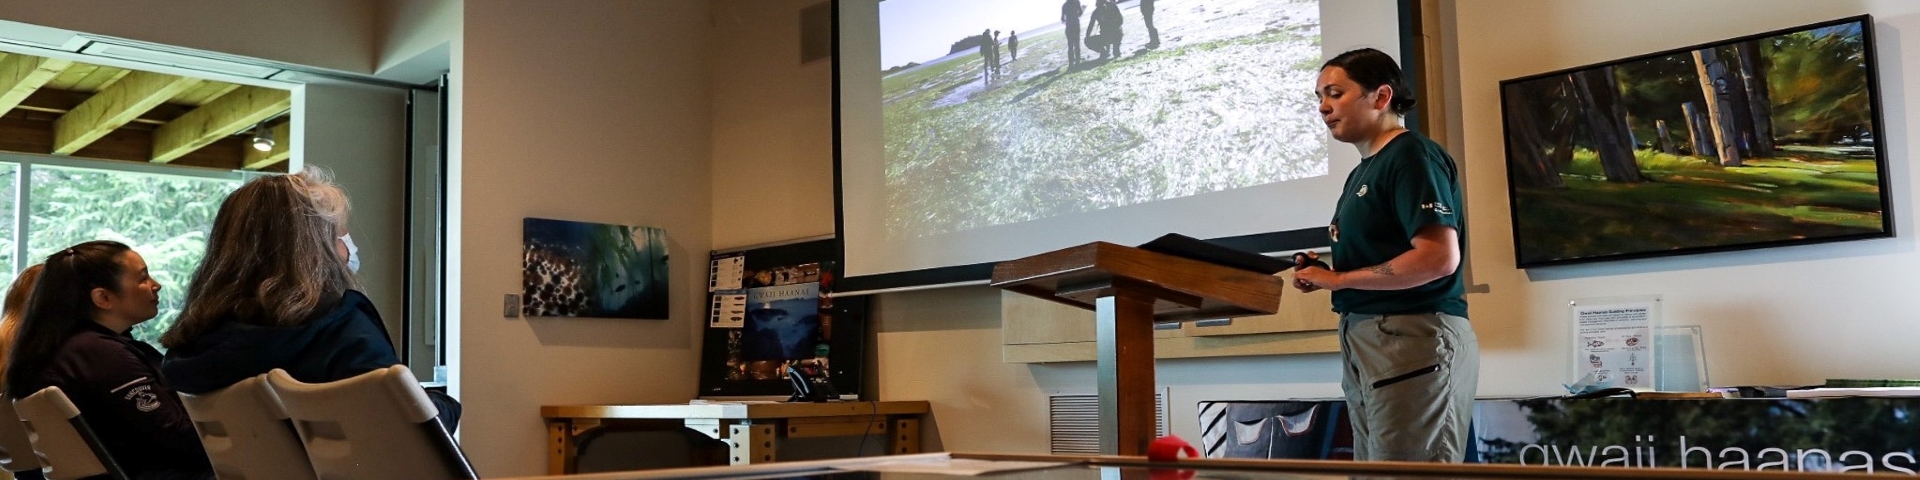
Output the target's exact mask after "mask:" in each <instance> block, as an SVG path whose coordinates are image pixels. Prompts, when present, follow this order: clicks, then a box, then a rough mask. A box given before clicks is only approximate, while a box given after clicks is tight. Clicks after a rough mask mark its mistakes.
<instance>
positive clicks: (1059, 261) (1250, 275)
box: [991, 242, 1286, 322]
mask: <svg viewBox="0 0 1920 480" xmlns="http://www.w3.org/2000/svg"><path fill="white" fill-rule="evenodd" d="M991 285H993V286H995V287H999V288H1004V289H1007V290H1010V291H1013V292H1018V293H1021V294H1025V295H1031V296H1034V297H1040V298H1044V299H1048V300H1052V301H1056V302H1060V303H1065V304H1068V305H1073V306H1077V307H1080V308H1085V309H1092V308H1094V302H1095V301H1096V300H1098V299H1099V298H1100V297H1105V296H1112V295H1116V294H1122V293H1126V292H1136V293H1138V294H1144V295H1150V296H1152V298H1153V299H1154V308H1153V311H1154V321H1156V322H1177V321H1188V320H1204V319H1210V318H1229V317H1240V316H1248V315H1266V314H1271V313H1274V312H1275V311H1277V310H1279V308H1280V293H1281V292H1282V291H1283V290H1284V289H1285V287H1286V285H1285V281H1284V280H1282V279H1281V278H1280V277H1276V276H1273V275H1266V274H1262V273H1256V272H1251V271H1247V270H1240V269H1235V268H1230V267H1225V266H1221V265H1216V264H1212V263H1207V262H1202V261H1199V260H1193V259H1188V258H1182V257H1176V256H1173V255H1167V254H1162V253H1156V252H1150V251H1146V250H1141V249H1139V248H1135V247H1129V246H1125V245H1117V244H1112V243H1107V242H1094V243H1089V244H1086V245H1080V246H1077V247H1070V248H1064V249H1060V250H1055V251H1052V252H1047V253H1042V254H1039V255H1034V256H1030V257H1026V258H1022V259H1018V260H1009V261H1005V262H1000V263H999V264H998V265H994V267H993V281H992V283H991Z"/></svg>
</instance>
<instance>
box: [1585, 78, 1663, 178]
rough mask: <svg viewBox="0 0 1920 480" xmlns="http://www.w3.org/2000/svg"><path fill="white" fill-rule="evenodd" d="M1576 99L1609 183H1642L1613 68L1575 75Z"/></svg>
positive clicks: (1631, 135) (1601, 167)
mask: <svg viewBox="0 0 1920 480" xmlns="http://www.w3.org/2000/svg"><path fill="white" fill-rule="evenodd" d="M1573 84H1574V86H1575V88H1574V89H1573V91H1574V96H1575V97H1577V98H1579V99H1580V112H1581V116H1582V118H1584V119H1585V121H1586V126H1587V132H1589V133H1591V134H1592V135H1593V143H1594V150H1595V151H1596V152H1598V153H1599V155H1600V169H1601V171H1603V172H1606V175H1607V181H1609V182H1641V181H1645V180H1646V179H1645V178H1643V177H1641V176H1640V165H1639V164H1638V163H1637V162H1635V161H1634V158H1633V134H1632V132H1631V131H1630V130H1629V129H1628V127H1627V111H1626V109H1625V108H1622V107H1621V105H1620V95H1619V87H1618V86H1616V85H1615V84H1614V79H1613V68H1612V67H1600V68H1595V69H1591V70H1585V71H1582V72H1580V73H1576V74H1574V75H1573Z"/></svg>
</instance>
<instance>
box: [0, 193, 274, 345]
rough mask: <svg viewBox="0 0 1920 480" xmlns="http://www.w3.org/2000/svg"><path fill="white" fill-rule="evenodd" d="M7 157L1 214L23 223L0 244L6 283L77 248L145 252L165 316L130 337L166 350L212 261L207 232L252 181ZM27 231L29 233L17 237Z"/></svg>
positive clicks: (1, 234)
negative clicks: (198, 273) (190, 291)
mask: <svg viewBox="0 0 1920 480" xmlns="http://www.w3.org/2000/svg"><path fill="white" fill-rule="evenodd" d="M4 157H5V158H4V159H0V161H3V160H13V161H12V162H7V163H0V191H4V192H7V193H10V194H9V195H7V196H6V197H5V198H4V199H0V215H5V214H7V213H12V214H13V215H14V216H15V218H17V219H18V221H16V222H14V223H7V224H5V225H4V226H0V242H3V243H4V244H5V245H6V246H7V247H8V248H6V249H4V251H0V255H3V256H4V258H5V259H6V265H9V266H11V267H12V268H11V269H8V270H7V271H6V272H5V276H6V278H7V282H9V283H11V282H12V278H13V276H14V272H18V271H20V270H22V269H25V268H26V267H28V266H31V265H33V264H35V263H39V262H40V261H42V260H44V259H45V258H46V257H47V255H51V254H52V253H53V252H55V251H57V250H59V249H62V248H66V247H68V246H71V245H73V244H77V243H81V242H85V241H89V240H113V241H118V242H121V243H125V244H127V245H128V246H131V247H133V249H134V251H136V252H139V253H140V256H141V257H142V258H144V259H145V260H146V262H147V269H148V271H149V272H151V273H152V275H153V278H154V279H156V280H158V281H159V282H160V284H161V290H160V314H159V315H158V316H156V317H154V319H153V320H150V321H147V322H146V323H142V324H140V325H138V326H135V327H134V328H133V331H132V332H131V333H132V334H133V336H134V338H138V339H140V340H143V341H146V342H147V343H151V344H154V345H155V346H159V343H160V342H159V338H160V334H161V333H163V332H165V331H166V330H167V328H168V327H171V326H172V325H173V321H174V319H175V318H178V317H179V316H180V307H181V304H182V303H183V302H184V300H185V299H186V296H187V283H188V281H189V280H191V278H192V276H193V271H194V269H196V268H198V267H199V266H200V258H201V257H202V256H203V255H205V254H206V251H207V232H209V231H211V230H212V229H213V217H214V215H215V214H216V213H218V212H219V210H220V202H222V201H224V200H226V197H227V194H228V193H231V192H233V190H234V189H236V188H239V187H240V184H241V183H242V181H243V180H244V179H245V177H243V176H242V174H240V173H237V172H222V171H203V170H195V169H187V168H177V167H160V166H151V165H143V164H124V165H122V164H121V162H96V161H87V160H77V159H45V158H42V157H31V156H25V155H19V156H15V155H4ZM23 171H24V172H26V173H25V174H24V175H23V174H22V173H21V172H23ZM21 179H25V182H24V183H22V182H20V181H19V180H21ZM21 188H24V189H25V190H26V191H25V192H24V193H26V195H24V197H25V199H26V202H25V203H26V204H27V207H28V208H26V209H25V210H24V211H21V210H20V209H19V204H20V198H21V196H20V195H18V193H20V192H19V190H18V189H21ZM21 217H24V218H21ZM0 223H4V222H0ZM22 227H24V228H22ZM22 231H24V232H25V233H26V234H25V235H21V234H19V233H18V232H22ZM22 241H24V242H25V243H24V245H23V244H21V243H20V242H22Z"/></svg>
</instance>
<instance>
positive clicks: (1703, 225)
mask: <svg viewBox="0 0 1920 480" xmlns="http://www.w3.org/2000/svg"><path fill="white" fill-rule="evenodd" d="M1870 23H1871V19H1870V18H1868V17H1864V16H1862V17H1856V18H1851V19H1845V20H1839V21H1834V22H1826V23H1822V24H1816V25H1811V26H1807V27H1800V28H1797V29H1792V30H1789V31H1784V33H1774V34H1765V35H1762V36H1757V37H1751V38H1746V39H1739V40H1734V41H1729V42H1722V43H1718V44H1714V45H1710V46H1704V47H1698V48H1693V49H1687V50H1676V51H1672V52H1665V53H1660V54H1654V55H1651V56H1645V57H1638V58H1635V59H1631V60H1628V61H1622V62H1613V63H1608V64H1602V65H1598V66H1592V67H1584V68H1580V69H1574V70H1568V71H1562V72H1555V73H1550V74H1543V75H1538V76H1533V77H1528V78H1522V79H1516V80H1509V81H1506V82H1502V84H1501V107H1502V115H1503V117H1504V118H1505V123H1506V132H1507V171H1508V183H1509V186H1510V192H1509V193H1510V195H1511V197H1510V199H1511V202H1512V207H1513V223H1514V244H1515V249H1516V256H1517V259H1518V261H1519V265H1520V266H1522V267H1527V266H1538V265H1545V264H1556V263H1570V262H1577V261H1588V260H1595V259H1601V258H1608V257H1618V256H1644V255H1658V254H1671V253H1684V252H1691V251H1703V250H1719V249H1730V248H1746V247H1755V246H1762V245H1769V244H1777V243H1806V242H1815V241H1825V240H1841V239H1853V238H1867V237H1877V236H1885V235H1888V234H1890V233H1891V228H1890V226H1889V224H1888V218H1887V217H1886V211H1887V208H1886V201H1887V200H1886V196H1885V194H1886V192H1885V184H1886V183H1885V168H1884V158H1885V151H1886V150H1885V145H1884V144H1883V143H1882V142H1883V138H1882V135H1881V131H1880V128H1879V114H1878V112H1877V111H1876V109H1877V108H1878V103H1879V102H1878V99H1877V92H1876V91H1875V88H1874V84H1873V82H1874V78H1873V75H1874V68H1873V64H1872V63H1873V55H1872V52H1873V49H1872V44H1871V43H1872V34H1871V27H1870Z"/></svg>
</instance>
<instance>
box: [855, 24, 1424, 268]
mask: <svg viewBox="0 0 1920 480" xmlns="http://www.w3.org/2000/svg"><path fill="white" fill-rule="evenodd" d="M878 1H885V0H878ZM1321 1H1339V0H1321ZM829 3H830V4H831V6H830V8H831V9H832V10H833V11H832V12H831V13H832V16H833V32H832V35H833V39H832V43H833V65H832V68H833V235H834V238H839V239H845V238H847V231H846V210H845V209H844V208H843V207H844V205H845V202H846V199H845V192H844V191H843V190H842V187H843V186H842V182H841V178H840V171H841V158H842V156H843V154H844V150H843V149H842V142H843V141H844V138H845V136H844V135H843V132H842V129H843V128H844V126H845V121H844V120H843V119H842V118H841V112H840V105H841V101H840V95H841V87H840V71H841V67H842V65H841V61H842V57H841V55H840V47H841V45H840V8H841V0H831V1H830V2H829ZM1396 3H1397V5H1398V11H1399V24H1400V52H1401V53H1400V57H1401V65H1402V71H1401V77H1402V78H1403V79H1405V84H1407V85H1412V86H1413V87H1412V88H1414V89H1415V92H1414V93H1415V94H1416V97H1415V98H1420V97H1419V96H1418V95H1423V93H1421V92H1419V91H1418V90H1419V88H1420V87H1422V86H1424V83H1423V82H1421V81H1419V79H1421V78H1423V77H1424V75H1423V73H1424V71H1425V68H1426V62H1424V61H1423V60H1422V59H1420V58H1418V57H1419V55H1414V54H1412V53H1413V52H1421V51H1424V49H1423V48H1421V46H1420V38H1419V35H1416V34H1415V33H1414V32H1416V31H1417V29H1418V27H1419V25H1420V18H1419V12H1420V10H1419V0H1398V1H1397V2H1396ZM1434 98H1437V97H1434ZM1406 121H1407V128H1408V129H1410V130H1415V131H1418V130H1419V125H1418V123H1417V121H1418V120H1417V119H1416V118H1415V117H1414V116H1411V115H1410V116H1408V117H1407V118H1406ZM1327 215H1328V217H1329V218H1331V217H1332V215H1333V212H1327ZM1207 240H1210V241H1213V242H1216V243H1220V244H1223V245H1227V246H1231V247H1234V248H1238V249H1242V250H1250V251H1256V252H1269V253H1271V252H1284V251H1290V250H1306V249H1318V248H1326V247H1327V246H1329V245H1331V241H1330V240H1329V239H1328V237H1327V233H1326V227H1320V226H1315V227H1308V228H1302V229H1297V230H1283V231H1276V232H1265V233H1255V234H1249V235H1238V236H1231V237H1219V238H1209V239H1207ZM841 246H842V250H841V252H840V260H841V265H842V267H843V268H844V266H845V265H846V258H847V252H846V250H845V243H844V242H842V243H841ZM1008 260H1011V259H1008ZM996 263H999V262H985V263H974V264H967V265H954V266H947V267H935V268H926V269H920V270H908V271H903V272H893V273H883V274H875V275H861V276H857V277H847V278H842V279H840V283H839V285H838V286H837V287H836V288H835V289H836V290H838V291H842V292H851V293H856V294H857V293H860V292H871V291H876V290H890V289H911V288H916V287H927V286H935V285H949V284H966V283H978V282H984V281H986V280H987V279H989V278H991V277H992V276H993V265H994V264H996Z"/></svg>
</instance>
